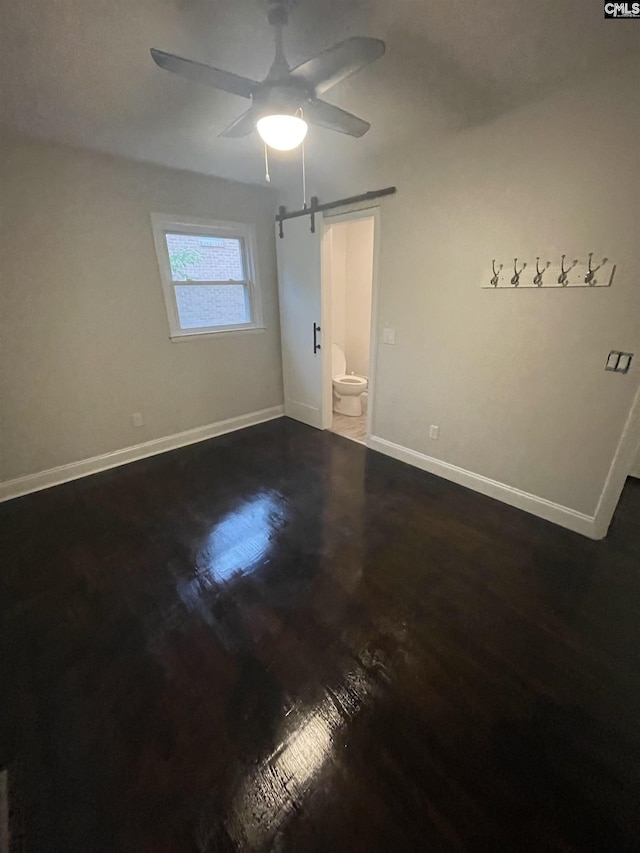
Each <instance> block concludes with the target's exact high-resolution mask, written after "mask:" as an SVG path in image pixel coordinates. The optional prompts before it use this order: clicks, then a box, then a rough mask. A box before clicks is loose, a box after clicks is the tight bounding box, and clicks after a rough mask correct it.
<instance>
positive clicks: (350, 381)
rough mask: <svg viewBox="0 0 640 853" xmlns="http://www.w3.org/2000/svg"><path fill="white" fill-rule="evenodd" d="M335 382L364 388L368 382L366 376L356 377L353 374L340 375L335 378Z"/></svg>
mask: <svg viewBox="0 0 640 853" xmlns="http://www.w3.org/2000/svg"><path fill="white" fill-rule="evenodd" d="M333 380H334V382H344V383H345V384H346V385H359V386H360V387H364V386H365V385H367V383H368V380H367V379H365V377H364V376H356V375H354V374H353V373H338V374H337V375H336V376H334V377H333Z"/></svg>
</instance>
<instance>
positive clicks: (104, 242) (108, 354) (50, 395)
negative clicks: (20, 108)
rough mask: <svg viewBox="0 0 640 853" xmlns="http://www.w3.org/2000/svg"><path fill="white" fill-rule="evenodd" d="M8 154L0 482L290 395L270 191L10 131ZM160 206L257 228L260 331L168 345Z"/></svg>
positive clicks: (0, 261) (2, 170) (0, 332)
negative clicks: (156, 226)
mask: <svg viewBox="0 0 640 853" xmlns="http://www.w3.org/2000/svg"><path fill="white" fill-rule="evenodd" d="M0 152H1V154H2V156H1V157H0V187H1V203H2V223H1V225H2V231H1V236H0V288H1V289H0V299H1V303H0V308H1V313H0V344H1V347H2V352H1V366H0V371H1V373H0V382H1V384H0V392H1V396H0V405H1V416H2V423H1V426H2V458H1V461H0V480H9V479H12V478H15V477H19V476H21V475H25V474H30V473H34V472H38V471H42V470H45V469H48V468H51V467H53V466H57V465H62V464H65V463H69V462H73V461H76V460H80V459H85V458H88V457H91V456H94V455H98V454H102V453H105V452H108V451H112V450H117V449H120V448H124V447H128V446H131V445H134V444H137V443H141V442H144V441H148V440H151V439H154V438H159V437H161V436H165V435H171V434H174V433H177V432H180V431H183V430H188V429H191V428H194V427H198V426H202V425H206V424H209V423H213V422H216V421H219V420H223V419H226V418H231V417H234V416H237V415H241V414H244V413H248V412H253V411H256V410H260V409H264V408H267V407H271V406H275V405H278V404H280V403H281V402H282V379H281V363H280V343H279V341H280V337H279V329H278V314H277V291H276V279H275V247H274V235H273V213H274V209H275V200H274V198H273V196H272V195H271V193H270V191H268V190H263V189H261V188H257V187H250V186H248V185H243V184H234V183H230V182H226V181H222V180H218V179H213V178H206V177H202V176H200V175H196V174H192V173H188V172H179V171H172V170H169V169H163V168H159V167H155V166H149V165H144V164H140V163H134V162H131V161H126V160H121V159H115V158H111V157H106V156H101V155H97V154H91V153H88V152H84V151H78V150H73V149H71V148H65V147H57V146H50V145H45V144H42V143H37V142H27V141H16V140H9V139H8V138H6V137H5V139H4V140H3V141H2V144H1V145H0ZM152 211H158V212H163V213H177V214H188V215H193V216H197V217H208V218H212V219H216V218H217V219H228V220H231V221H238V222H249V223H255V224H256V225H257V240H258V266H259V273H260V280H261V284H262V289H263V302H264V316H265V321H266V326H267V329H266V331H265V332H259V333H245V334H238V335H233V336H221V337H219V338H214V339H207V340H202V339H201V340H195V341H192V342H180V343H171V341H170V340H169V337H168V324H167V317H166V312H165V307H164V302H163V297H162V289H161V285H160V278H159V273H158V264H157V261H156V254H155V250H154V244H153V236H152V232H151V222H150V218H149V214H150V213H151V212H152ZM138 411H139V412H142V414H143V416H144V419H145V425H144V426H143V427H141V428H137V429H136V428H134V427H133V425H132V422H131V414H132V413H133V412H138Z"/></svg>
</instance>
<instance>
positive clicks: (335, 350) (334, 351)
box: [331, 344, 347, 376]
mask: <svg viewBox="0 0 640 853" xmlns="http://www.w3.org/2000/svg"><path fill="white" fill-rule="evenodd" d="M346 372H347V360H346V358H345V357H344V352H343V351H342V350H341V348H340V347H339V346H338V344H332V345H331V375H332V376H344V374H345V373H346Z"/></svg>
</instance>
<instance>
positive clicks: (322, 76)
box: [291, 36, 385, 95]
mask: <svg viewBox="0 0 640 853" xmlns="http://www.w3.org/2000/svg"><path fill="white" fill-rule="evenodd" d="M384 51H385V46H384V42H383V41H381V40H380V39H372V38H366V37H365V36H354V37H353V38H350V39H345V41H341V42H339V43H338V44H335V45H334V46H333V47H330V48H329V49H328V50H325V51H324V52H323V53H320V54H318V56H314V58H313V59H309V60H307V62H303V63H302V65H298V66H297V68H294V69H293V70H292V72H291V74H292V75H293V77H297V78H299V79H301V80H304V81H305V83H308V84H309V85H310V86H313V88H314V91H315V93H316V94H317V95H322V93H323V92H327V91H328V90H329V89H331V87H332V86H335V85H336V83H340V82H341V81H342V80H345V79H346V78H347V77H350V76H351V75H352V74H355V73H356V71H360V69H361V68H364V67H365V65H368V64H369V63H370V62H373V61H374V60H376V59H379V58H380V57H381V56H382V54H383V53H384Z"/></svg>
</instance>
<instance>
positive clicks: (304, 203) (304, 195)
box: [300, 107, 307, 208]
mask: <svg viewBox="0 0 640 853" xmlns="http://www.w3.org/2000/svg"><path fill="white" fill-rule="evenodd" d="M300 118H301V119H303V120H304V112H303V110H302V107H301V108H300ZM306 206H307V162H306V158H305V150H304V139H303V140H302V207H303V208H304V207H306Z"/></svg>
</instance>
